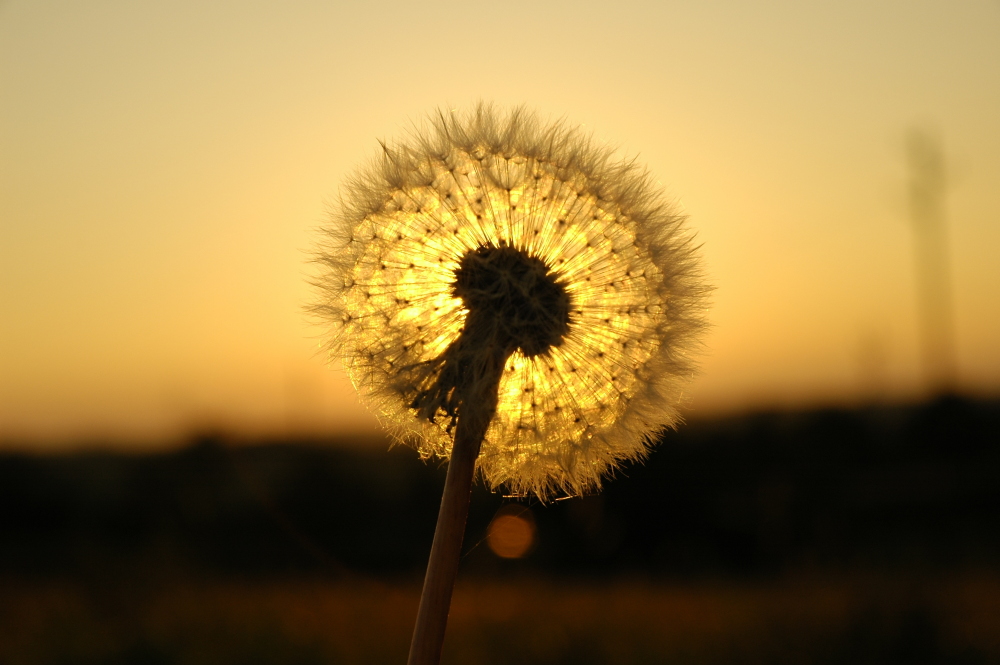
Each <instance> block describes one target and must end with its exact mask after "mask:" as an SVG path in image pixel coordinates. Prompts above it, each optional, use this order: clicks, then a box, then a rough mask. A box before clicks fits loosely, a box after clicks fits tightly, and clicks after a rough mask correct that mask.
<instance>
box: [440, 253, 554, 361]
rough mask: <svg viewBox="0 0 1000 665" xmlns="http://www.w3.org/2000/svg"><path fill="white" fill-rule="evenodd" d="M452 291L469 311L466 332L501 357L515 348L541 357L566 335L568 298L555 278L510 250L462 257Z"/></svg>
mask: <svg viewBox="0 0 1000 665" xmlns="http://www.w3.org/2000/svg"><path fill="white" fill-rule="evenodd" d="M452 288H453V292H454V294H455V295H456V296H458V297H459V298H461V299H462V302H463V303H464V304H465V308H466V309H467V310H469V315H468V317H467V318H466V322H465V327H466V332H467V333H469V334H470V335H471V336H472V337H475V338H478V339H479V340H480V341H481V342H486V343H489V344H493V345H496V346H497V347H499V349H502V350H503V351H504V352H505V353H506V354H510V353H513V352H514V351H515V350H517V349H520V350H521V352H522V353H524V355H526V356H537V355H539V354H543V353H545V352H547V351H548V350H549V349H550V348H552V347H553V346H560V345H561V344H562V340H563V337H564V336H565V335H566V333H567V332H568V331H569V311H570V298H569V294H568V293H567V292H566V288H565V287H564V286H563V284H562V283H560V281H559V280H558V279H557V275H556V274H555V273H553V272H552V271H551V270H549V267H548V266H547V265H546V264H545V262H544V261H542V260H541V259H539V258H537V257H534V256H531V255H530V254H528V253H526V252H524V251H522V250H519V249H516V248H514V247H511V246H509V245H505V244H501V245H500V246H499V247H497V246H494V245H491V244H488V245H483V246H481V247H478V248H476V249H474V250H471V251H469V252H467V253H466V254H465V256H463V257H462V260H461V262H460V263H459V267H458V269H457V270H456V271H455V281H454V283H453V285H452ZM470 326H475V327H478V328H481V329H480V330H470V329H469V328H470ZM487 340H488V341H487Z"/></svg>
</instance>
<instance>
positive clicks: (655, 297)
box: [317, 107, 706, 497]
mask: <svg viewBox="0 0 1000 665" xmlns="http://www.w3.org/2000/svg"><path fill="white" fill-rule="evenodd" d="M343 200H344V203H343V206H342V209H341V210H340V211H339V219H338V220H336V224H335V225H334V226H332V227H331V228H330V229H328V230H327V232H328V237H329V242H328V245H327V246H326V247H325V248H324V250H323V252H322V254H321V256H320V260H321V262H322V263H323V264H325V265H326V267H327V269H328V273H327V274H326V275H325V277H324V281H323V282H322V286H323V289H324V300H323V302H321V303H320V305H319V307H318V308H317V309H318V310H319V311H320V312H321V313H322V314H323V315H324V316H325V317H326V318H327V319H328V320H330V321H331V322H332V323H333V324H334V331H333V332H334V334H333V337H332V341H331V352H332V353H336V354H338V355H340V356H341V358H342V360H343V363H344V366H345V367H346V368H347V370H348V373H349V374H350V376H351V378H352V380H353V382H354V384H355V386H356V387H357V388H358V389H359V391H360V392H361V394H362V395H363V396H365V397H366V399H367V400H368V401H369V403H370V404H372V405H373V406H374V408H375V409H376V410H377V411H378V412H379V414H380V415H381V417H382V419H383V421H384V422H385V424H386V425H388V426H389V427H390V428H392V429H393V430H394V431H395V432H396V433H397V434H398V435H399V437H400V438H401V439H404V440H411V441H417V442H418V443H417V444H416V445H417V446H418V449H419V450H420V452H421V453H422V454H423V455H424V456H440V457H444V458H447V457H448V456H449V455H450V451H451V446H452V436H451V433H450V426H449V423H448V422H447V420H448V419H447V418H446V417H434V414H435V411H433V410H432V411H431V412H430V414H426V413H424V414H423V415H425V416H426V415H430V416H431V417H421V414H419V413H418V412H417V410H415V409H416V404H417V403H418V402H419V399H420V397H419V396H420V395H425V394H426V389H427V386H428V385H430V384H432V383H433V382H434V379H435V377H436V376H438V375H439V374H440V372H441V371H442V370H441V367H442V364H443V363H442V361H441V359H442V358H444V356H445V351H446V350H447V349H448V348H449V347H450V346H451V345H452V344H453V343H455V342H456V340H457V339H458V338H459V336H460V335H461V334H462V331H463V326H464V325H465V323H466V321H467V315H468V311H467V310H466V309H465V307H464V305H463V300H462V298H460V297H458V296H457V294H456V292H455V284H456V271H457V270H458V269H459V267H460V264H461V262H462V261H463V259H464V257H467V256H469V255H470V254H471V253H474V252H476V251H477V250H478V249H481V248H501V247H510V248H513V249H514V250H516V251H517V252H519V253H520V254H521V255H523V256H524V257H525V260H528V259H529V258H531V259H538V260H540V261H541V262H542V263H543V264H544V266H545V268H546V269H547V271H548V272H547V273H546V274H547V275H550V276H551V277H546V279H553V280H554V281H555V282H557V283H558V284H559V287H558V288H560V289H562V290H564V292H565V294H566V295H567V296H568V299H569V309H568V325H567V332H566V334H565V335H562V336H560V338H559V341H558V343H555V344H551V345H549V346H547V347H546V349H545V351H544V352H542V353H535V354H527V353H525V352H523V350H522V349H518V350H516V351H513V352H512V353H511V355H510V356H509V357H507V360H506V365H505V367H504V371H503V375H502V377H501V379H500V383H499V386H498V404H497V409H496V413H495V416H494V417H493V418H492V421H491V422H490V425H489V429H488V430H487V433H486V436H485V440H484V441H483V445H482V450H481V453H480V455H479V459H478V468H479V469H480V470H481V471H482V473H483V475H484V476H485V478H486V479H487V481H488V482H489V483H490V484H491V485H492V486H494V487H496V486H498V485H500V484H504V485H506V486H507V487H508V488H509V490H510V491H511V492H513V493H514V494H527V493H535V494H537V495H539V496H542V497H544V496H547V495H548V494H551V493H552V491H554V490H559V491H562V492H565V493H567V494H580V493H583V492H586V491H588V490H592V489H594V488H596V487H597V486H598V485H599V483H600V477H601V474H602V473H604V472H605V471H606V470H607V469H608V468H611V467H613V466H614V465H615V464H617V463H619V462H620V461H621V460H623V459H637V458H641V457H642V456H643V455H644V454H645V452H646V450H647V446H648V444H649V440H650V439H651V437H653V436H655V434H656V433H657V432H658V431H659V430H660V429H662V428H663V427H665V426H671V425H672V424H673V423H675V422H676V420H677V417H678V416H677V412H676V406H677V403H678V402H679V401H680V397H681V394H682V387H683V385H684V384H685V383H686V382H687V380H688V379H689V378H690V377H691V375H692V374H693V362H692V351H693V348H694V347H695V342H694V337H695V336H696V335H697V333H699V332H700V330H701V329H702V328H703V321H702V318H701V317H702V313H703V305H704V296H705V293H706V289H705V288H704V287H703V286H702V283H701V280H700V275H699V274H698V268H697V265H696V258H695V256H694V252H693V248H692V239H691V236H690V234H689V233H688V232H687V231H686V230H685V229H684V227H683V221H684V220H683V218H682V217H681V216H679V215H677V214H675V213H674V212H673V211H672V209H671V208H670V207H669V206H667V205H666V204H665V202H664V201H663V200H662V199H661V198H660V195H659V193H658V191H656V190H655V189H654V188H652V186H651V184H650V182H649V178H648V176H647V174H646V173H645V172H644V171H643V170H641V169H640V168H639V167H637V166H636V165H635V164H634V163H633V162H631V161H622V160H619V159H618V158H616V157H615V156H614V155H613V154H612V153H611V152H609V151H608V150H607V149H605V148H600V147H596V146H594V145H593V144H592V143H591V141H590V139H589V138H588V137H586V136H584V135H582V134H580V133H579V132H578V131H576V130H573V129H569V128H566V127H565V126H563V125H559V124H556V125H553V126H549V127H542V126H540V124H539V123H538V122H537V121H536V120H535V119H534V118H532V117H531V116H529V115H528V114H526V113H525V112H523V111H515V112H513V113H511V114H509V115H508V116H506V117H502V116H500V115H498V114H497V113H495V112H494V111H493V110H492V109H490V108H488V107H479V108H477V109H476V110H475V111H474V112H473V113H472V114H470V115H469V117H467V118H461V117H459V116H456V115H445V114H442V115H441V116H439V117H438V118H436V119H435V120H434V127H433V129H432V131H430V132H429V133H428V134H427V135H418V136H415V137H413V138H412V140H411V141H410V142H409V143H402V144H399V145H391V146H385V152H384V154H383V155H382V157H381V160H380V161H378V162H377V163H376V164H374V165H373V166H372V167H370V168H369V169H368V170H367V171H363V172H361V173H360V174H359V175H358V176H356V177H355V179H354V180H353V181H352V182H351V183H350V185H349V186H348V191H347V193H346V196H345V197H344V199H343ZM439 415H441V416H444V415H445V414H444V413H439ZM452 416H453V414H452Z"/></svg>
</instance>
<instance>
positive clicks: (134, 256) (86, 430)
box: [0, 0, 1000, 446]
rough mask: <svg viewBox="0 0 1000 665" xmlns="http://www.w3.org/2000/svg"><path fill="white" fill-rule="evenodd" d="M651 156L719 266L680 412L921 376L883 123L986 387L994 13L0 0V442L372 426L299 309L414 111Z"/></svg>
mask: <svg viewBox="0 0 1000 665" xmlns="http://www.w3.org/2000/svg"><path fill="white" fill-rule="evenodd" d="M480 99H486V100H493V101H496V102H497V103H500V104H503V105H512V104H521V103H526V104H528V105H530V106H532V107H534V108H536V109H538V110H539V111H540V112H541V114H542V115H543V117H551V118H553V119H555V118H560V117H565V118H566V119H568V121H570V122H572V123H574V124H581V125H584V126H585V127H586V128H587V129H588V130H592V131H593V132H594V133H595V135H596V136H597V138H599V139H600V140H602V141H608V142H610V143H612V144H613V145H617V146H620V148H621V150H622V151H623V153H625V154H627V155H638V156H639V159H640V160H641V161H642V162H644V163H646V164H647V165H648V166H649V168H650V170H651V171H652V172H653V173H654V174H655V175H656V178H657V179H658V180H659V181H661V182H662V183H663V185H664V187H665V188H666V190H667V191H668V192H669V193H670V195H671V196H672V197H673V198H674V199H675V200H676V201H678V203H679V204H680V205H681V206H682V207H683V209H684V211H685V212H686V213H687V214H688V215H690V218H691V224H692V226H693V227H694V228H696V229H697V230H698V233H699V238H700V239H701V241H702V242H703V243H704V247H703V250H702V251H703V256H704V260H705V267H706V272H707V274H708V276H709V279H710V280H711V282H712V283H713V284H714V285H715V286H716V292H715V294H714V297H713V307H712V310H711V314H710V318H711V321H712V324H713V329H712V331H711V334H710V335H709V336H708V338H707V344H706V353H705V358H704V362H703V371H702V374H701V376H700V377H699V378H698V379H697V380H696V382H695V383H694V384H693V385H692V393H691V404H690V410H689V413H691V414H693V415H695V416H697V415H702V414H712V413H718V412H727V411H738V410H743V409H747V408H755V407H766V406H775V405H777V406H803V405H815V404H836V403H857V402H858V401H860V400H862V399H866V398H870V397H874V398H880V399H886V400H897V399H907V398H912V397H914V396H916V395H918V394H920V390H921V373H920V372H921V365H920V356H919V351H918V333H917V321H918V319H917V296H916V286H915V269H914V258H913V255H914V252H913V229H912V225H911V223H910V220H909V217H908V209H907V205H908V203H907V201H908V199H907V189H906V186H907V185H906V183H907V178H908V172H907V166H906V159H905V151H904V137H905V136H906V132H907V131H909V130H911V129H912V128H921V129H925V130H927V131H929V132H932V133H934V134H935V135H937V136H939V137H940V140H941V145H942V147H943V150H944V154H945V157H946V159H947V166H948V177H949V180H948V183H949V184H948V189H947V209H946V210H947V220H948V224H949V226H948V234H949V242H950V246H949V255H950V258H951V261H952V267H953V272H952V280H953V286H954V289H953V294H954V305H955V327H956V340H957V358H958V376H959V381H960V385H961V386H962V388H963V389H964V390H966V391H968V392H971V393H977V394H993V395H995V394H997V392H998V389H1000V344H998V343H997V340H1000V305H998V303H1000V267H998V266H1000V260H998V258H997V257H998V254H1000V120H998V118H1000V2H997V1H996V0H968V1H963V2H950V3H949V2H944V1H940V2H919V1H911V0H907V1H903V0H897V1H886V2H878V3H872V2H860V1H858V2H840V3H830V4H829V5H828V6H826V7H822V6H820V3H800V2H791V1H788V2H755V3H745V2H735V1H729V2H722V1H717V0H709V1H706V2H684V3H680V2H658V3H651V2H627V1H626V2H616V3H614V5H612V4H610V3H596V2H585V1H580V0H574V1H573V2H569V1H562V2H543V3H538V2H535V1H532V2H517V1H515V2H506V3H500V4H498V3H470V2H462V3H459V2H440V3H435V2H412V3H399V2H396V3H383V4H379V3H360V2H358V3H344V2H340V3H335V2H283V3H277V2H270V3H268V2H246V1H244V2H238V3H236V2H232V3H226V2H215V3H202V2H186V1H175V2H169V3H143V2H126V1H124V0H121V1H115V0H110V1H103V2H99V1H95V2H86V3H76V2H61V3H60V2H43V1H39V0H34V1H32V2H27V1H18V0H8V1H7V2H4V3H0V441H5V442H7V443H6V444H0V445H21V444H22V443H23V442H27V443H29V444H31V445H37V446H57V445H65V444H67V443H73V442H81V441H94V440H97V439H102V440H110V441H113V442H120V443H124V442H133V443H135V444H136V445H139V444H142V445H155V444H157V443H162V442H164V441H169V440H171V439H172V438H174V437H177V436H181V435H183V434H184V433H185V432H188V431H190V430H191V428H197V427H222V428H226V429H231V430H233V431H237V432H241V433H246V434H249V435H255V434H260V433H282V432H286V431H289V430H292V431H299V430H308V431H356V430H367V429H371V428H372V427H374V420H373V419H372V417H371V416H369V415H368V414H367V413H366V412H365V410H364V409H363V407H361V406H360V405H359V403H358V402H357V400H356V399H355V398H354V396H353V390H352V388H351V386H350V385H349V383H348V382H347V380H346V378H345V377H344V375H343V374H342V373H341V372H340V371H339V370H338V369H336V368H329V367H327V366H325V364H324V357H323V355H322V354H320V353H319V352H318V350H317V344H318V341H319V337H320V336H321V335H322V330H321V329H319V328H317V327H315V326H313V325H311V324H310V322H309V320H308V317H307V316H306V315H305V314H304V313H303V306H304V305H305V304H306V303H308V302H309V301H310V299H311V298H312V297H313V294H312V292H311V289H310V287H309V286H308V285H307V283H306V278H307V277H308V275H309V274H310V271H311V270H312V269H311V268H310V267H309V265H308V264H307V259H308V257H309V253H310V250H311V247H312V242H313V239H314V237H315V229H316V228H317V227H318V226H319V225H321V224H322V223H323V222H324V219H325V217H326V215H327V211H328V209H329V206H330V204H332V203H333V202H335V201H336V198H337V195H338V188H339V184H340V183H341V182H342V181H343V180H344V178H345V177H346V176H347V175H348V174H350V173H351V172H352V170H353V169H354V168H355V167H356V166H357V165H359V164H360V163H362V162H364V161H365V160H367V159H369V158H370V157H372V156H373V155H374V154H375V152H376V149H377V147H378V144H377V142H376V139H378V138H386V137H393V136H397V135H399V134H401V133H403V132H405V131H406V130H407V128H408V127H410V125H411V123H413V122H415V121H419V120H420V119H421V118H423V117H424V116H425V115H426V114H427V112H428V111H430V110H432V109H434V108H436V107H439V106H440V107H445V108H463V107H468V106H470V105H471V104H473V103H475V102H476V101H477V100H480Z"/></svg>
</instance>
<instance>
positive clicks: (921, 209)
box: [906, 129, 956, 396]
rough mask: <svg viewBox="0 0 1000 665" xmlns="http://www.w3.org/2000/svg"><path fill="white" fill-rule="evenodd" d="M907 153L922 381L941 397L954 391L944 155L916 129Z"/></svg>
mask: <svg viewBox="0 0 1000 665" xmlns="http://www.w3.org/2000/svg"><path fill="white" fill-rule="evenodd" d="M906 153H907V161H908V164H909V170H910V216H911V218H912V220H913V230H914V252H915V258H916V270H917V298H918V307H919V317H920V342H921V353H922V355H923V366H924V379H925V385H926V388H927V390H928V391H929V392H930V394H931V395H932V396H933V395H943V394H949V393H952V392H954V391H955V388H956V385H955V374H956V371H955V330H954V314H953V308H952V300H951V265H950V262H949V260H948V239H947V233H946V227H945V210H944V207H945V206H944V198H945V189H946V186H947V183H946V179H945V165H944V155H943V154H942V150H941V143H940V140H939V139H938V138H937V137H936V136H934V135H933V134H931V133H929V132H926V131H921V130H916V129H915V130H911V131H910V132H909V134H908V135H907V140H906Z"/></svg>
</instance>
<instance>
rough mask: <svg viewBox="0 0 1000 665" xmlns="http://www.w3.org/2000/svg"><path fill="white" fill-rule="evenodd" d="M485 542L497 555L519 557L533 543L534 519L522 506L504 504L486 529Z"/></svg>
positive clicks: (525, 552)
mask: <svg viewBox="0 0 1000 665" xmlns="http://www.w3.org/2000/svg"><path fill="white" fill-rule="evenodd" d="M486 542H487V544H488V545H489V546H490V549H491V550H492V551H493V553H494V554H496V555H497V556H498V557H501V558H503V559H520V558H522V557H524V556H525V555H526V554H527V553H528V552H530V551H531V548H532V546H533V545H534V544H535V519H534V516H533V515H532V514H531V510H530V509H528V508H526V507H524V506H516V505H513V506H504V507H503V508H501V509H500V510H499V511H498V512H497V514H496V517H494V518H493V521H492V522H490V526H489V529H488V530H487V535H486Z"/></svg>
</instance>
